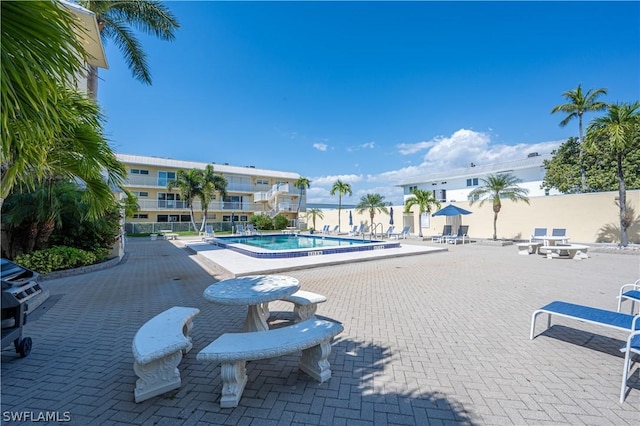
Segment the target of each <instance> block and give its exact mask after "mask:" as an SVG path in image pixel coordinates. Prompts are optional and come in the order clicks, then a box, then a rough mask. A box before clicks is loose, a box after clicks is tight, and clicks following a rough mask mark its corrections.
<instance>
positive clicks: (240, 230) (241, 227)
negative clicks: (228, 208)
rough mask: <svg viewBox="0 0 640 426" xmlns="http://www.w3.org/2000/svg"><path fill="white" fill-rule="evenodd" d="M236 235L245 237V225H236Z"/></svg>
mask: <svg viewBox="0 0 640 426" xmlns="http://www.w3.org/2000/svg"><path fill="white" fill-rule="evenodd" d="M236 234H240V235H244V234H245V232H244V225H236Z"/></svg>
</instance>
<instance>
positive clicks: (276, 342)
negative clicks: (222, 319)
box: [196, 319, 344, 408]
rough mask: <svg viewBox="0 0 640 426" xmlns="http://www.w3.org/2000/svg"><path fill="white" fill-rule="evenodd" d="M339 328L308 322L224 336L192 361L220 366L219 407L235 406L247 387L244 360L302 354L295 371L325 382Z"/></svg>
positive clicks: (333, 325)
mask: <svg viewBox="0 0 640 426" xmlns="http://www.w3.org/2000/svg"><path fill="white" fill-rule="evenodd" d="M343 329H344V328H343V327H342V325H341V324H339V323H337V322H332V321H325V320H320V319H309V320H306V321H302V322H299V323H296V324H294V325H291V326H287V327H282V328H277V329H274V330H267V331H254V332H250V333H227V334H223V335H222V336H220V337H218V338H217V339H216V340H214V341H213V342H212V343H211V344H209V345H208V346H207V347H206V348H204V349H203V350H201V351H200V353H198V355H197V357H196V358H197V359H198V360H200V361H211V362H215V363H220V364H222V365H221V367H220V377H221V379H222V397H221V399H220V407H222V408H230V407H237V406H238V403H239V402H240V398H241V397H242V392H243V391H244V387H245V385H246V384H247V371H246V364H247V361H253V360H257V359H266V358H274V357H277V356H281V355H287V354H290V353H293V352H297V351H302V356H301V358H300V363H299V368H300V369H301V370H302V371H304V372H305V373H307V374H308V375H309V376H311V377H312V378H314V379H315V380H317V381H319V382H320V383H322V382H324V381H326V380H329V378H330V377H331V370H330V368H329V361H328V360H327V359H328V357H329V354H330V353H331V339H332V338H333V337H334V336H336V335H337V334H339V333H341V332H342V330H343Z"/></svg>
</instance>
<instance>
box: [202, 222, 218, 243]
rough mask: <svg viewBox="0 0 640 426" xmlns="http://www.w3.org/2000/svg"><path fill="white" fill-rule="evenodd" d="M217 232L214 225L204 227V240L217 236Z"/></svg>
mask: <svg viewBox="0 0 640 426" xmlns="http://www.w3.org/2000/svg"><path fill="white" fill-rule="evenodd" d="M215 236H216V232H215V231H214V230H213V225H207V226H205V228H204V235H203V236H202V240H203V241H207V240H210V239H212V238H215Z"/></svg>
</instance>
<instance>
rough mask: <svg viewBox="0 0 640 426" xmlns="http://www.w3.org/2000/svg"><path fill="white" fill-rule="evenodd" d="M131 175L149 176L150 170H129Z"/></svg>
mask: <svg viewBox="0 0 640 426" xmlns="http://www.w3.org/2000/svg"><path fill="white" fill-rule="evenodd" d="M129 174H132V175H148V174H149V170H142V169H129Z"/></svg>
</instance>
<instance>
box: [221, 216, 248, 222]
mask: <svg viewBox="0 0 640 426" xmlns="http://www.w3.org/2000/svg"><path fill="white" fill-rule="evenodd" d="M245 217H246V216H245ZM239 219H240V216H238V215H235V214H234V215H233V221H234V222H238V221H239ZM222 221H223V222H231V215H230V214H227V215H224V216H222ZM245 222H246V221H245Z"/></svg>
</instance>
